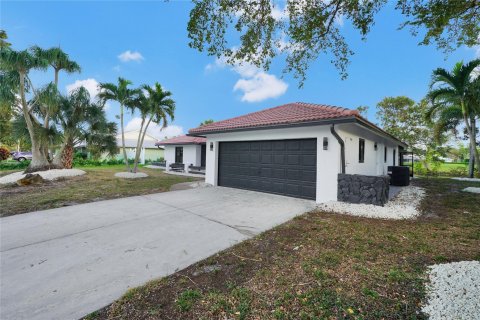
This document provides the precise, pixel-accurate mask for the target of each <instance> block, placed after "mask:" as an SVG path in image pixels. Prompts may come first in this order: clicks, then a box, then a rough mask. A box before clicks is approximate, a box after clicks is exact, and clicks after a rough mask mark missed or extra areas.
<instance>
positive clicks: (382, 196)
mask: <svg viewBox="0 0 480 320" xmlns="http://www.w3.org/2000/svg"><path fill="white" fill-rule="evenodd" d="M389 190H390V177H389V176H364V175H359V174H344V173H340V174H338V191H337V200H338V201H343V202H349V203H365V204H374V205H377V206H383V205H385V203H387V202H388V192H389Z"/></svg>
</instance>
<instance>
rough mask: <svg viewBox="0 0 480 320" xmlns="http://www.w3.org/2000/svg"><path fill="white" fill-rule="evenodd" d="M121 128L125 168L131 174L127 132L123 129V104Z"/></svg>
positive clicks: (121, 105) (121, 107)
mask: <svg viewBox="0 0 480 320" xmlns="http://www.w3.org/2000/svg"><path fill="white" fill-rule="evenodd" d="M120 128H121V130H122V150H123V160H124V161H125V167H126V169H127V172H130V165H129V164H128V158H127V150H126V149H125V130H124V128H123V104H120Z"/></svg>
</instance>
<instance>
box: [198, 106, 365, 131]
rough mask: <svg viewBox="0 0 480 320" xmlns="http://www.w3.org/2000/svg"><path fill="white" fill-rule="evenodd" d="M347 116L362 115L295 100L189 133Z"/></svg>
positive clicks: (356, 112)
mask: <svg viewBox="0 0 480 320" xmlns="http://www.w3.org/2000/svg"><path fill="white" fill-rule="evenodd" d="M346 117H360V114H359V112H358V111H357V110H350V109H346V108H341V107H335V106H329V105H322V104H312V103H304V102H295V103H288V104H284V105H281V106H278V107H274V108H270V109H265V110H261V111H257V112H253V113H249V114H246V115H243V116H239V117H235V118H231V119H227V120H222V121H217V122H213V123H211V124H207V125H204V126H201V127H198V128H195V129H190V130H189V133H190V134H204V133H210V132H219V131H230V130H235V129H243V128H255V127H268V126H274V125H288V124H298V123H302V122H313V121H318V120H327V119H336V118H346Z"/></svg>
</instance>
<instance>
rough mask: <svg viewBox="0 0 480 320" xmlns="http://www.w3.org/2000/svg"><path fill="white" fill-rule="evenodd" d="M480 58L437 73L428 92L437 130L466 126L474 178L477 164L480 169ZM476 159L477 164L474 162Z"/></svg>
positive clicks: (430, 111) (437, 70) (470, 166)
mask: <svg viewBox="0 0 480 320" xmlns="http://www.w3.org/2000/svg"><path fill="white" fill-rule="evenodd" d="M479 67H480V59H476V60H473V61H470V62H469V63H467V64H464V63H463V62H458V63H457V64H455V66H454V68H453V69H452V71H448V70H445V69H443V68H438V69H436V70H434V71H433V74H432V83H431V90H430V92H429V93H428V98H429V99H430V101H431V103H432V106H431V108H430V110H429V111H428V113H427V117H428V118H429V120H430V121H432V122H436V123H437V130H441V129H442V128H443V129H448V128H450V129H451V128H452V127H455V126H457V125H458V124H460V120H461V124H463V125H464V126H465V129H466V131H467V134H468V138H469V145H470V155H471V158H470V159H471V161H470V163H469V176H470V177H473V174H474V162H475V163H476V166H477V168H479V166H480V157H479V153H478V149H477V147H476V145H477V142H476V133H477V124H476V122H477V119H478V118H479V117H480V97H479V95H480V94H479V89H480V85H479V81H480V80H479V79H478V76H477V75H476V74H475V70H476V69H477V68H479ZM473 160H474V161H473Z"/></svg>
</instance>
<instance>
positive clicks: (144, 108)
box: [133, 82, 175, 173]
mask: <svg viewBox="0 0 480 320" xmlns="http://www.w3.org/2000/svg"><path fill="white" fill-rule="evenodd" d="M141 89H142V91H140V92H141V93H140V94H139V95H138V98H137V105H136V108H137V109H138V110H139V111H140V116H141V118H142V122H141V124H140V132H139V134H138V140H137V150H136V152H135V161H134V164H133V172H135V173H136V172H137V168H138V160H139V158H140V152H141V149H142V146H143V141H144V139H145V134H146V133H147V130H148V126H149V125H150V123H151V122H152V121H153V122H154V123H161V124H162V128H165V127H166V126H167V125H168V122H169V119H170V120H171V121H173V119H174V113H175V101H173V99H171V98H170V97H171V96H172V93H171V92H170V91H166V90H163V88H162V86H161V85H160V84H159V83H158V82H156V83H155V84H154V85H153V86H152V87H149V86H147V85H143V86H142V87H141Z"/></svg>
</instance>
